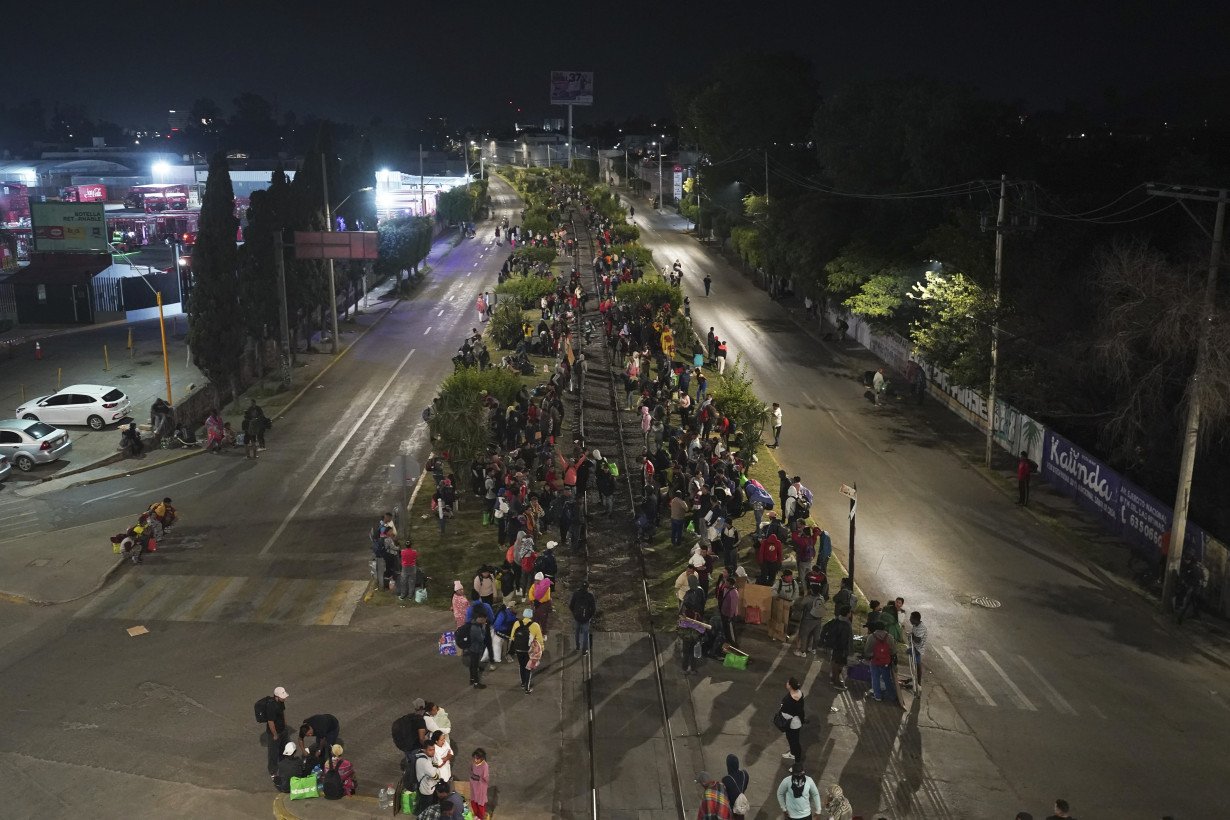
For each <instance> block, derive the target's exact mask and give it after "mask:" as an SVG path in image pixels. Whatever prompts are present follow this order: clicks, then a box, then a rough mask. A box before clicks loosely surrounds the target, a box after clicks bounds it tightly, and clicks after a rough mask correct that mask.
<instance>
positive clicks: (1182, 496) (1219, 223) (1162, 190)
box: [1148, 183, 1230, 609]
mask: <svg viewBox="0 0 1230 820" xmlns="http://www.w3.org/2000/svg"><path fill="white" fill-rule="evenodd" d="M1148 192H1149V196H1164V197H1170V198H1171V199H1177V200H1179V202H1180V204H1183V201H1184V200H1195V201H1199V202H1216V203H1217V213H1216V216H1215V217H1214V219H1213V235H1212V237H1211V238H1212V240H1213V249H1212V252H1211V253H1210V255H1209V272H1208V276H1207V278H1206V279H1205V282H1204V303H1203V305H1202V313H1203V314H1204V315H1203V319H1204V321H1203V322H1201V323H1200V336H1199V339H1198V341H1197V347H1196V369H1195V370H1194V371H1193V372H1192V381H1191V389H1190V391H1189V392H1188V395H1187V419H1186V421H1185V422H1184V425H1183V455H1182V457H1181V458H1180V459H1179V486H1178V488H1177V490H1176V492H1175V499H1174V516H1173V518H1172V519H1171V524H1170V554H1169V555H1168V556H1167V558H1166V576H1165V578H1163V579H1162V607H1163V609H1168V608H1169V607H1170V605H1171V602H1172V601H1173V600H1174V588H1175V582H1176V581H1177V580H1178V577H1179V568H1180V566H1181V565H1182V562H1183V542H1184V540H1185V539H1186V538H1187V513H1188V508H1189V506H1190V502H1191V492H1192V472H1193V471H1194V470H1195V468H1196V445H1197V444H1198V443H1199V440H1200V412H1201V407H1200V379H1201V377H1202V374H1203V371H1204V368H1205V367H1206V366H1207V365H1208V357H1209V334H1210V333H1211V331H1212V328H1213V319H1214V314H1213V311H1214V300H1215V298H1216V296H1217V273H1218V270H1219V269H1220V267H1221V257H1222V237H1223V236H1224V233H1225V225H1226V202H1227V201H1228V200H1230V190H1227V189H1225V188H1222V189H1216V188H1192V187H1186V186H1183V185H1156V184H1152V183H1150V185H1149V186H1148ZM1183 210H1185V211H1187V205H1185V204H1184V205H1183ZM1187 213H1188V215H1189V216H1192V219H1195V216H1193V215H1192V212H1191V211H1187ZM1196 224H1197V225H1200V229H1201V230H1202V231H1203V230H1204V225H1201V224H1200V222H1199V221H1197V222H1196Z"/></svg>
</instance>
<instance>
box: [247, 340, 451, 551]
mask: <svg viewBox="0 0 1230 820" xmlns="http://www.w3.org/2000/svg"><path fill="white" fill-rule="evenodd" d="M428 330H431V328H428ZM413 355H414V349H413V348H412V349H411V350H410V352H409V353H407V354H406V357H405V358H404V359H402V360H401V364H399V365H397V369H396V370H394V371H393V373H392V375H390V376H389V379H388V381H386V382H385V383H384V387H382V388H380V392H379V393H377V394H376V398H374V399H372V402H371V404H369V405H368V406H367V409H366V410H364V411H363V415H362V416H360V417H359V419H358V420H357V421H356V422H355V423H354V424H353V425H352V426H351V428H350V432H349V433H347V434H346V437H345V438H343V439H342V440H341V442H340V443H339V444H338V445H337V449H336V450H334V451H333V455H331V456H329V460H328V461H326V462H325V463H324V466H323V467H321V468H320V472H318V473H317V474H316V477H315V478H313V479H312V483H311V484H309V485H308V488H307V489H306V490H304V491H303V496H302V497H300V499H299V501H298V502H296V504H295V506H294V507H293V508H291V511H290V512H289V513H287V514H286V518H284V519H282V523H281V524H279V525H278V528H277V529H276V530H275V531H274V533H273V535H271V536H270V537H269V541H268V542H266V543H265V546H263V547H261V551H260V554H261V555H266V554H268V552H269V550H271V549H273V545H274V544H275V543H277V540H278V538H280V537H281V535H282V533H284V532H286V528H287V527H288V526H289V525H290V521H291V519H292V518H294V517H295V515H296V514H297V513H298V512H299V510H300V509H302V508H303V505H304V504H305V503H307V500H308V496H310V495H311V494H312V491H313V490H315V489H316V485H317V484H319V483H320V480H321V479H322V478H324V477H325V473H327V472H328V471H329V468H330V467H332V466H333V462H335V461H337V457H338V456H340V455H341V454H342V451H343V450H345V449H346V447H347V446H348V445H349V444H350V440H351V439H352V438H354V435H355V433H357V432H359V430H360V429H362V427H363V423H364V422H365V421H367V417H368V416H370V415H371V414H372V411H373V410H375V409H376V406H377V405H378V404H380V402H381V400H382V399H383V398H384V394H385V393H387V392H389V388H390V387H392V386H393V382H394V381H395V380H396V379H397V376H398V375H399V374H400V373H401V371H402V370H403V369H404V368H405V366H406V364H407V363H409V361H410V357H411V356H413Z"/></svg>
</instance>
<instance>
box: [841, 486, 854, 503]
mask: <svg viewBox="0 0 1230 820" xmlns="http://www.w3.org/2000/svg"><path fill="white" fill-rule="evenodd" d="M838 492H839V493H841V494H842V495H844V496H845V497H846V498H849V499H851V500H853V498H854V496H855V495H856V494H857V493H858V490H856V489H854V488H853V487H851V486H850V485H849V484H842V485H841V489H839V490H838Z"/></svg>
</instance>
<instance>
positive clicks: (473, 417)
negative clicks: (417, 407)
mask: <svg viewBox="0 0 1230 820" xmlns="http://www.w3.org/2000/svg"><path fill="white" fill-rule="evenodd" d="M520 389H521V379H520V378H519V377H518V376H517V374H516V373H514V372H512V371H511V370H508V369H507V368H502V367H491V368H487V369H486V370H479V369H478V368H473V367H467V368H463V369H461V370H458V371H457V372H456V373H453V374H452V375H451V376H449V377H448V378H446V379H445V380H444V382H443V383H441V385H440V394H439V396H437V397H436V399H435V401H433V402H432V416H431V418H430V419H429V420H428V422H427V427H428V429H429V430H430V431H431V438H432V442H433V446H434V448H435V450H436V452H446V453H448V460H449V463H450V465H451V466H452V467H453V469H454V471H455V472H456V473H457V474H458V475H465V474H466V473H468V472H469V466H470V463H471V462H473V461H474V460H475V459H476V458H478V457H479V456H481V455H482V454H483V453H484V452H485V451H486V449H487V445H488V443H489V442H490V440H491V428H490V425H489V423H488V419H487V412H486V410H485V409H484V408H483V404H482V402H483V393H484V392H486V393H487V394H489V395H491V396H494V397H495V398H497V399H498V400H499V401H500V406H501V407H504V406H507V405H509V404H511V403H512V402H513V401H514V399H515V398H516V395H517V391H518V390H520Z"/></svg>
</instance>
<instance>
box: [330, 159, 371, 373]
mask: <svg viewBox="0 0 1230 820" xmlns="http://www.w3.org/2000/svg"><path fill="white" fill-rule="evenodd" d="M320 181H321V185H322V187H323V188H324V195H325V232H326V233H333V211H332V210H331V209H330V208H329V168H328V166H327V165H326V164H325V155H324V154H321V155H320ZM372 187H373V186H370V185H369V186H367V187H366V188H360V189H359V190H357V191H351V192H350V193H348V194H346V196H345V197H343V198H342V201H341V202H339V203H338V205H337V207H338V209H339V210H340V209H341V207H342V206H343V205H345V204H346V202H347V201H349V199H350V198H351V197H352V196H354V195H355V194H357V193H361V192H363V191H370V190H372ZM329 328H330V330H331V331H332V335H333V338H332V339H331V340H330V344H329V348H330V351H331V352H332V353H334V354H336V353H337V283H336V279H335V278H334V274H333V259H332V258H330V259H329Z"/></svg>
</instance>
